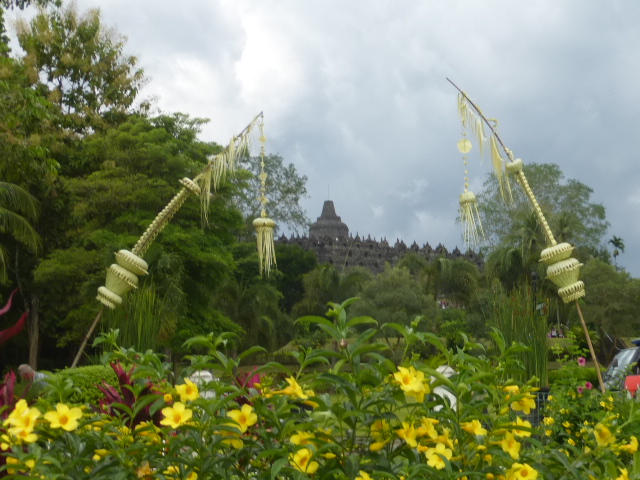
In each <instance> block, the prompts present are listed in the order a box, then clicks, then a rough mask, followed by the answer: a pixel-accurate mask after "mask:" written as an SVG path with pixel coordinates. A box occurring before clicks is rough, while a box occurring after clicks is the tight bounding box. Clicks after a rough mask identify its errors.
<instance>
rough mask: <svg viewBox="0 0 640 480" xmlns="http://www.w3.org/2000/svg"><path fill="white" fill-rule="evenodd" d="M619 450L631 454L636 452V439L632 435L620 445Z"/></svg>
mask: <svg viewBox="0 0 640 480" xmlns="http://www.w3.org/2000/svg"><path fill="white" fill-rule="evenodd" d="M620 450H622V451H623V452H627V453H631V454H634V453H636V452H637V451H638V439H637V438H636V437H635V436H632V437H631V440H629V443H628V444H627V445H620Z"/></svg>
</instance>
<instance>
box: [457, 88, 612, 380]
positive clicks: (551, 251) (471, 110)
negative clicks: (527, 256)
mask: <svg viewBox="0 0 640 480" xmlns="http://www.w3.org/2000/svg"><path fill="white" fill-rule="evenodd" d="M447 80H448V81H449V82H450V83H451V84H452V85H453V86H454V87H455V88H456V90H458V111H459V112H460V116H461V120H462V122H463V125H464V124H465V122H466V124H467V125H470V126H473V128H475V133H476V135H477V138H478V143H479V144H480V146H481V148H482V145H483V144H484V143H485V142H487V141H488V142H490V148H491V160H492V164H493V171H494V173H495V175H496V178H497V180H498V184H499V185H500V192H501V194H502V197H503V199H504V200H505V201H506V202H510V201H511V200H512V196H511V186H510V183H509V177H510V176H513V177H515V179H516V181H517V183H518V184H519V185H520V187H521V188H522V189H523V191H524V193H525V195H526V196H527V198H528V199H529V202H530V204H531V206H532V208H533V211H534V213H535V215H536V218H537V220H538V222H539V224H540V226H541V227H542V230H543V232H544V236H545V241H546V246H547V248H545V249H544V250H542V252H541V254H540V261H541V262H543V263H544V264H545V265H546V266H547V278H548V279H549V280H551V281H552V282H553V283H554V284H555V285H556V286H557V287H558V295H559V296H560V298H562V300H563V302H564V303H569V302H572V301H573V302H575V304H576V309H577V310H578V314H579V317H580V320H581V322H582V328H583V331H584V334H585V337H586V340H587V344H588V345H589V350H590V352H591V356H592V359H593V361H594V363H595V366H596V372H597V374H598V380H599V382H600V389H601V390H602V391H603V392H604V383H603V381H602V376H601V374H600V368H599V365H598V362H597V360H596V356H595V352H594V350H593V345H592V343H591V337H590V335H589V331H588V329H587V326H586V323H585V321H584V318H583V316H582V311H581V309H580V304H579V303H578V300H579V299H580V298H582V297H584V295H585V289H584V283H583V282H582V281H581V280H579V279H578V277H579V273H580V267H582V264H581V263H580V262H579V261H578V260H576V259H575V258H570V257H571V254H572V252H573V249H574V247H573V246H571V245H570V244H569V243H566V242H562V243H558V242H557V241H556V239H555V238H554V236H553V232H552V231H551V228H550V227H549V224H548V223H547V220H546V218H545V216H544V213H543V212H542V209H541V208H540V205H539V203H538V201H537V200H536V197H535V195H534V193H533V190H532V189H531V187H530V185H529V182H528V181H527V177H526V176H525V174H524V170H523V162H522V159H519V158H518V159H516V158H514V155H513V152H512V151H511V150H509V149H508V148H507V147H506V146H505V145H504V143H503V142H502V140H501V138H500V136H499V135H498V131H497V121H495V120H490V119H487V117H486V116H485V115H484V114H483V113H482V110H480V108H479V107H478V106H477V105H476V104H475V103H474V102H473V101H472V100H471V99H470V98H469V96H468V95H467V94H466V93H464V92H463V91H462V90H460V88H458V86H457V85H456V84H455V83H453V82H452V81H451V80H449V79H448V78H447ZM461 105H462V106H461ZM485 125H486V126H487V127H488V129H489V131H490V134H489V136H488V137H487V136H486V135H485V131H484V126H485ZM501 152H504V154H505V156H506V160H505V158H504V157H503V156H502V154H501Z"/></svg>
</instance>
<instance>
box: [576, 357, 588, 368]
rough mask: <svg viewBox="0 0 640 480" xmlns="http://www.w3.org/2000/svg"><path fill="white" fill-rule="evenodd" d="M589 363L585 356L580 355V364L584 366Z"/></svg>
mask: <svg viewBox="0 0 640 480" xmlns="http://www.w3.org/2000/svg"><path fill="white" fill-rule="evenodd" d="M586 364H587V359H586V358H584V357H578V365H580V366H581V367H584V366H585V365H586Z"/></svg>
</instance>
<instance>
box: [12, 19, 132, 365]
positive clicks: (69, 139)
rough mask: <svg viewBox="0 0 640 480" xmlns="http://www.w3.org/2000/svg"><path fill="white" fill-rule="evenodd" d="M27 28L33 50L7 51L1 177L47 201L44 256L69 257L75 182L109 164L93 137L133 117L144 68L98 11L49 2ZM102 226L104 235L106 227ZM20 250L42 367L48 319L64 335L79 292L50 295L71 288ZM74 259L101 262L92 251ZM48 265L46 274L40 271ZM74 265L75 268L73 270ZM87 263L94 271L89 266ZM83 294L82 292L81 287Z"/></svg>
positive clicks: (22, 33)
mask: <svg viewBox="0 0 640 480" xmlns="http://www.w3.org/2000/svg"><path fill="white" fill-rule="evenodd" d="M18 36H19V41H20V42H21V46H22V47H23V49H24V50H25V52H26V53H25V55H24V56H23V57H21V58H18V59H16V60H14V59H11V58H8V57H1V58H0V62H3V67H4V68H2V69H1V70H2V73H1V74H0V92H1V93H2V95H0V136H1V137H2V138H1V139H2V140H3V141H0V154H1V155H2V157H3V162H2V163H1V164H0V177H1V178H3V180H6V181H10V182H13V183H16V184H18V185H20V186H22V187H23V188H25V189H27V190H28V191H29V192H30V193H32V194H33V195H34V196H35V197H36V198H37V199H38V200H39V201H40V204H41V205H42V214H41V216H40V219H39V221H38V223H37V225H36V230H37V232H38V233H39V234H40V235H41V237H42V239H43V242H42V244H43V249H42V255H43V256H45V257H47V260H49V259H62V258H64V257H65V256H64V255H63V254H62V252H64V251H65V249H70V248H71V247H76V248H78V245H77V244H76V245H73V241H74V237H73V235H71V236H70V232H71V231H72V230H70V223H72V222H73V217H72V215H73V214H74V208H75V207H74V205H73V199H72V194H71V192H70V189H69V186H70V185H71V183H72V179H73V178H74V177H76V178H77V177H83V176H86V175H89V174H91V173H93V172H95V171H96V170H98V169H100V168H101V167H108V166H109V164H108V163H107V164H105V165H100V163H99V162H100V155H99V154H95V152H88V151H85V150H84V148H85V146H86V145H87V143H86V142H87V139H88V138H90V137H91V136H92V135H93V134H96V133H103V132H104V131H105V129H106V128H108V127H109V126H112V125H118V124H121V123H122V122H123V121H124V120H126V115H127V114H129V113H130V111H131V106H132V104H133V101H134V99H135V95H136V93H137V90H138V88H139V85H140V84H141V82H142V72H141V71H140V70H137V69H136V68H135V59H134V58H133V57H127V56H125V55H124V53H123V45H124V43H123V40H122V39H121V38H120V37H117V36H116V35H115V33H109V32H108V31H107V30H106V29H105V28H104V27H103V26H102V24H101V22H100V18H99V14H98V12H97V11H95V12H90V13H89V14H88V15H87V16H84V17H81V16H80V15H78V14H77V13H76V12H75V10H74V7H69V8H67V9H60V8H54V9H52V10H50V11H49V10H47V11H45V10H41V11H40V12H39V13H38V14H37V15H36V17H34V18H33V19H32V21H31V22H30V23H28V22H26V21H23V22H21V25H20V26H19V35H18ZM7 67H11V68H7ZM102 160H104V158H102ZM107 162H108V161H107ZM111 173H113V172H111ZM103 175H108V174H105V173H104V172H103ZM77 213H78V211H77V210H76V211H75V214H76V215H77ZM95 234H96V236H99V233H98V231H97V232H95ZM103 238H104V237H103ZM84 241H86V237H85V239H84ZM85 246H86V245H82V246H81V247H82V248H83V249H84V247H85ZM89 250H91V249H89ZM68 252H69V250H67V253H68ZM19 258H20V262H19V264H18V265H17V267H16V280H17V281H18V283H19V285H20V286H21V288H22V290H23V293H24V294H25V298H26V303H27V305H26V308H28V309H29V310H30V311H31V319H30V322H29V324H28V330H29V362H30V363H32V364H33V366H35V364H36V362H37V360H38V349H39V345H40V343H41V339H40V330H41V327H44V333H45V335H47V338H52V337H53V338H56V337H59V335H60V332H59V331H57V330H56V329H55V328H53V326H54V325H55V324H56V323H55V321H52V320H53V318H56V314H55V312H56V311H57V310H59V309H61V308H64V305H67V306H68V304H69V302H70V299H68V298H67V297H65V296H62V297H59V298H57V299H55V300H54V299H53V298H51V297H49V300H47V299H45V300H43V296H45V297H46V296H47V295H48V294H49V291H48V290H47V289H48V288H50V287H51V286H52V285H53V286H55V288H53V290H56V289H58V288H60V287H62V285H60V284H59V283H55V282H54V283H53V284H44V283H42V282H39V281H38V279H42V278H46V277H47V275H44V272H47V274H48V273H49V272H50V271H51V270H50V267H51V264H50V263H49V264H47V263H44V264H42V265H41V264H39V263H38V259H37V258H35V257H34V256H33V255H27V254H25V255H21V256H19ZM67 258H71V259H74V260H77V263H81V262H82V261H85V262H89V263H90V264H91V265H95V264H96V263H97V262H96V260H95V258H93V259H89V258H88V257H87V255H78V256H77V257H74V256H73V255H67ZM62 264H63V265H64V262H62ZM40 265H41V266H42V268H43V270H42V272H43V274H39V273H38V274H37V273H36V269H37V268H40ZM73 270H74V268H73V267H71V266H70V268H69V270H68V271H67V274H70V273H71V272H73ZM83 271H84V272H87V273H88V274H92V273H94V272H93V270H92V269H91V268H88V267H87V268H86V269H85V270H83ZM72 278H73V279H74V281H73V282H70V283H68V284H67V286H68V287H69V288H70V287H71V286H72V285H77V282H80V283H82V281H81V280H80V279H81V278H84V277H83V276H81V277H80V279H78V278H77V277H75V276H74V277H72ZM74 293H75V294H76V295H75V298H77V297H78V296H77V291H75V292H74ZM73 297H74V296H72V298H73ZM49 301H52V302H53V303H52V304H51V303H49ZM45 309H48V310H49V311H48V312H47V315H51V316H50V317H49V320H46V319H44V320H43V321H44V323H42V324H41V317H40V313H41V311H43V310H45ZM49 312H51V313H49ZM58 318H59V317H58ZM47 343H48V344H55V342H47Z"/></svg>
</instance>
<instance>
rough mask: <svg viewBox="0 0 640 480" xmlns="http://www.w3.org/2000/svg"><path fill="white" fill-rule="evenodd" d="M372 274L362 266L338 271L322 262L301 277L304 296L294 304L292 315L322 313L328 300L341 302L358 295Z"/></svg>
mask: <svg viewBox="0 0 640 480" xmlns="http://www.w3.org/2000/svg"><path fill="white" fill-rule="evenodd" d="M372 277H373V275H372V274H371V272H369V271H368V270H366V269H364V268H362V267H352V268H346V269H344V270H342V271H341V272H339V271H338V270H337V269H336V267H334V266H333V265H330V264H327V263H324V264H321V265H318V266H317V267H316V268H315V269H313V270H311V271H310V272H309V273H307V274H306V275H304V277H303V280H302V282H303V285H304V297H303V298H302V300H300V302H298V303H297V304H296V305H294V307H293V310H292V313H293V316H294V317H301V316H303V315H320V316H322V315H324V314H325V313H326V312H327V305H328V303H329V302H334V303H341V302H343V301H345V300H347V299H348V298H352V297H356V296H358V294H359V292H360V289H361V287H362V286H363V285H364V284H365V283H366V282H368V281H369V280H371V278H372Z"/></svg>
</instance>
